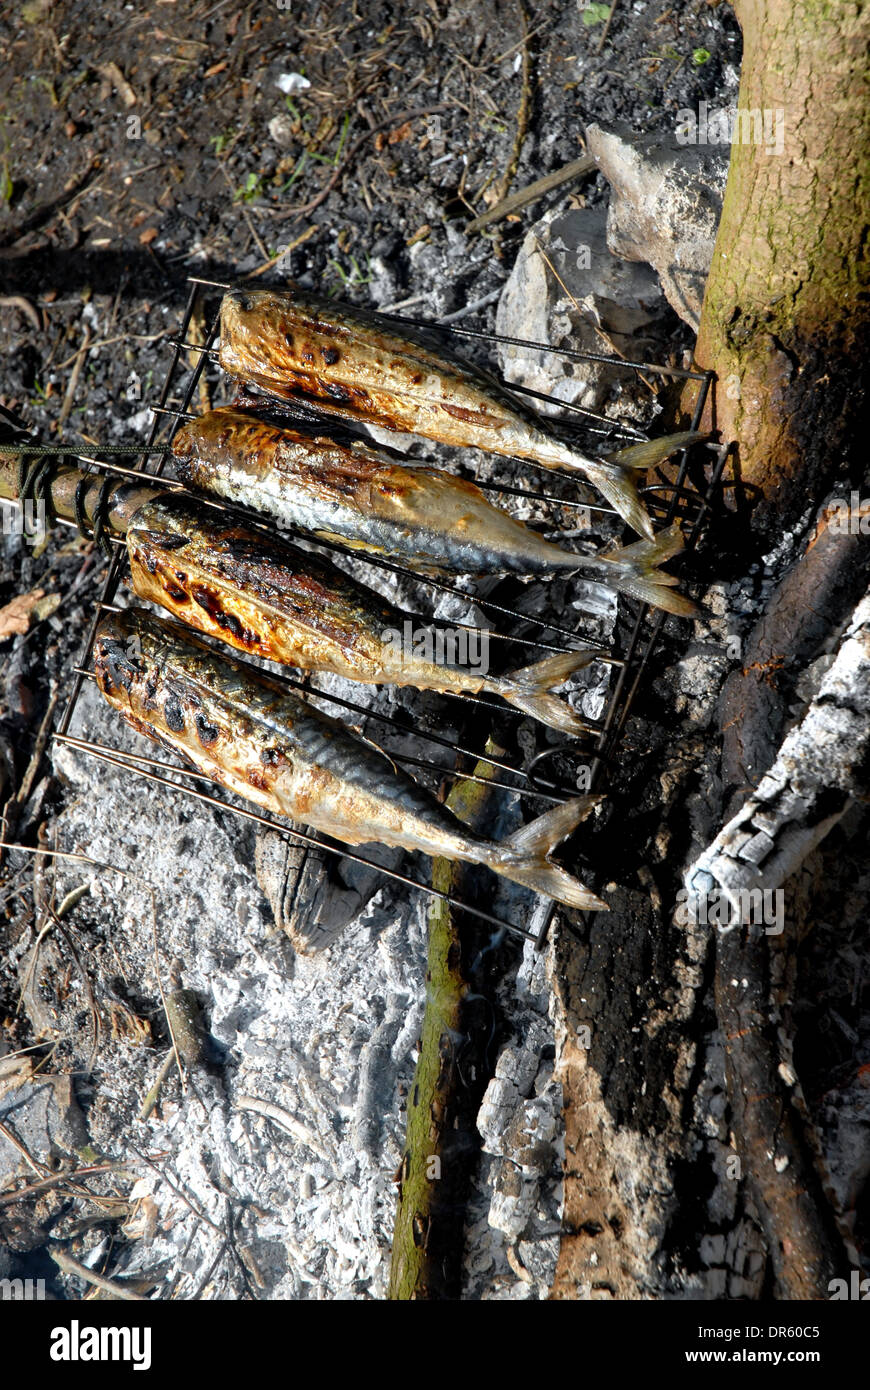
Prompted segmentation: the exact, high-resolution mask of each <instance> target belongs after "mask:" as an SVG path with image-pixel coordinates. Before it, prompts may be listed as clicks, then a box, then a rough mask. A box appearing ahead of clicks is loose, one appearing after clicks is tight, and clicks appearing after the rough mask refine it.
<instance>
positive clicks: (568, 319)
mask: <svg viewBox="0 0 870 1390" xmlns="http://www.w3.org/2000/svg"><path fill="white" fill-rule="evenodd" d="M633 260H636V258H633ZM633 260H620V259H618V258H617V256H615V255H613V254H612V253H611V251H610V250H609V249H608V245H607V225H606V217H605V214H604V212H603V210H601V209H599V208H576V209H570V210H568V211H566V210H565V208H564V205H563V206H562V207H561V208H560V209H556V210H555V211H554V212H552V213H548V214H547V216H545V217H543V218H542V219H541V221H540V222H538V223H537V224H536V225H535V226H534V227H533V228H532V230H531V231H530V232H529V233H528V235H527V236H526V238H525V241H524V242H523V244H522V247H521V248H520V253H519V255H518V257H517V260H516V263H515V265H514V268H513V270H512V271H511V274H510V276H509V278H508V280H507V283H506V284H505V287H504V289H503V291H502V294H501V298H500V300H499V304H498V311H497V314H496V322H495V326H496V332H497V333H499V334H501V335H502V336H505V337H510V338H525V339H527V340H529V341H531V342H538V343H549V344H550V345H551V346H552V347H554V348H569V349H572V350H574V351H578V352H592V353H606V354H612V353H613V352H614V349H616V350H617V352H619V353H622V354H623V356H626V357H633V358H637V357H643V358H648V357H649V356H650V355H655V351H656V349H655V334H654V331H653V330H654V328H655V326H656V324H657V323H658V321H659V320H660V319H661V316H662V314H663V312H665V304H664V300H663V297H662V293H661V289H660V286H659V284H658V281H657V279H656V276H655V275H654V274H653V272H652V271H651V270H650V269H649V268H648V267H647V266H642V265H638V264H635V263H633ZM548 262H549V264H548ZM499 363H500V366H501V370H502V372H503V374H504V376H505V379H506V380H507V381H508V382H517V383H518V384H519V385H521V386H528V387H531V388H532V389H533V390H535V391H543V392H545V393H546V394H547V395H553V396H556V397H557V398H558V399H559V400H562V401H567V402H569V403H570V404H572V405H579V406H582V407H583V409H584V410H595V411H600V410H602V408H603V407H604V405H605V404H606V402H607V400H608V397H609V396H610V395H611V393H612V392H613V390H614V388H615V387H616V386H618V384H619V383H621V382H622V381H624V380H625V376H626V373H625V371H623V370H622V369H620V368H619V367H615V366H612V365H610V364H608V363H598V362H568V361H566V360H564V359H562V358H561V357H557V356H556V355H554V354H553V353H544V352H536V351H534V350H533V349H529V348H520V347H514V346H511V345H510V344H508V343H501V344H499ZM535 409H538V410H541V411H542V412H543V413H545V414H546V413H550V414H554V413H558V407H555V406H548V405H546V404H544V403H543V402H538V401H536V402H535Z"/></svg>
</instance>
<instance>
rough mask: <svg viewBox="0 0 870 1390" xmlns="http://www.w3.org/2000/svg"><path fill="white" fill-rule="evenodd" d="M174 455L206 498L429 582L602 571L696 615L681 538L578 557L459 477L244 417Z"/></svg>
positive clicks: (221, 418) (647, 597)
mask: <svg viewBox="0 0 870 1390" xmlns="http://www.w3.org/2000/svg"><path fill="white" fill-rule="evenodd" d="M173 451H174V454H175V458H176V462H177V466H178V471H179V473H180V475H181V477H182V479H183V480H184V481H185V482H186V483H188V484H189V485H191V486H192V487H195V488H198V489H199V490H200V491H202V492H207V493H211V494H212V495H216V496H219V497H223V498H225V499H226V500H227V501H230V502H234V503H239V504H245V505H247V506H249V507H253V508H255V509H257V510H259V511H261V512H264V513H265V514H267V515H269V516H271V517H273V518H274V519H275V520H277V522H278V523H279V525H280V526H282V527H290V526H295V527H297V528H299V529H303V530H307V531H308V532H310V533H311V534H312V535H315V536H317V537H318V538H319V539H322V540H327V541H331V540H338V541H340V542H341V543H343V544H344V545H346V546H348V547H350V548H352V549H358V550H361V551H365V552H369V553H375V554H386V555H390V556H392V557H394V558H396V559H399V560H401V561H402V562H403V563H404V564H406V565H407V566H408V567H409V568H411V569H415V570H417V571H419V572H421V573H429V572H435V573H447V574H481V573H487V574H506V573H519V574H536V573H548V572H549V573H552V572H553V571H554V570H565V571H567V570H577V569H584V568H586V569H589V568H592V569H595V570H597V571H598V573H599V575H600V576H601V579H602V581H603V582H604V583H605V584H608V585H610V586H611V587H612V588H615V589H618V590H623V591H625V592H627V593H630V594H631V595H633V596H634V597H635V598H641V599H643V600H644V601H645V602H648V603H652V604H654V605H655V606H657V607H660V608H664V609H665V610H666V611H668V612H671V613H675V614H678V615H680V616H683V617H687V616H691V615H692V614H693V613H694V612H695V611H696V610H695V607H694V605H693V604H691V603H690V602H689V601H688V600H687V599H684V598H683V597H682V595H680V594H674V593H673V592H671V590H672V588H673V585H674V583H675V582H676V581H675V580H674V579H673V577H672V576H670V575H666V574H661V573H660V572H659V570H658V568H657V567H658V565H659V564H661V563H662V562H663V561H664V560H667V559H670V558H671V556H673V555H674V554H676V553H677V552H678V551H679V550H680V549H681V548H682V537H681V535H680V534H679V531H678V529H677V530H675V529H674V528H671V529H670V530H669V531H667V532H662V533H661V534H660V535H659V536H658V537H657V538H656V539H655V540H654V541H643V542H640V543H639V544H638V545H637V546H634V547H629V548H628V549H626V550H617V551H613V552H610V553H609V554H607V555H601V556H594V555H575V554H572V553H571V552H569V551H566V550H562V549H560V547H559V546H557V545H553V544H552V543H551V542H550V541H547V540H545V539H544V538H543V537H542V536H539V535H537V534H536V533H535V532H534V531H531V530H529V528H528V527H527V526H524V525H523V523H522V522H520V521H517V520H515V518H514V517H512V516H509V515H508V513H507V512H503V511H502V510H501V509H500V508H498V507H493V506H492V505H491V503H489V502H488V501H487V499H486V498H485V497H484V495H483V493H482V492H481V491H480V490H479V488H476V487H474V485H473V484H472V483H468V482H466V481H465V480H464V479H461V478H457V477H454V475H453V474H451V473H444V472H441V471H440V470H438V469H431V468H403V467H401V466H400V465H397V464H394V463H393V462H392V460H390V459H387V458H385V457H384V456H383V455H381V454H378V453H377V452H376V451H375V450H372V449H368V448H365V447H360V448H348V447H346V446H344V445H337V444H334V443H333V442H332V441H330V440H321V439H311V438H310V437H309V436H308V435H306V434H304V433H300V432H298V431H296V430H292V429H286V428H284V427H279V426H276V425H273V424H271V423H269V422H266V421H263V420H260V419H258V418H257V417H256V416H254V415H251V414H250V413H248V412H246V411H240V410H233V409H221V410H213V411H211V412H210V413H209V414H207V415H203V416H200V417H199V418H197V419H195V420H191V421H189V422H188V423H187V424H185V425H184V426H183V427H182V428H181V429H180V430H179V431H178V433H177V435H176V436H175V440H174V441H173ZM433 519H436V524H433Z"/></svg>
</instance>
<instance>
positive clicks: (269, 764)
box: [94, 609, 607, 909]
mask: <svg viewBox="0 0 870 1390" xmlns="http://www.w3.org/2000/svg"><path fill="white" fill-rule="evenodd" d="M94 671H95V674H96V678H97V684H98V686H99V688H100V690H101V691H102V693H103V695H104V696H105V698H106V699H107V700H108V702H109V703H110V704H111V705H112V706H113V707H114V708H115V709H116V710H117V711H118V712H119V713H120V714H121V715H122V716H123V717H124V719H126V721H127V722H128V723H129V724H131V725H132V726H133V727H134V728H135V729H137V730H139V731H140V732H141V733H144V734H146V735H147V736H148V737H150V738H153V739H156V740H157V741H158V742H160V743H163V744H166V745H168V746H169V747H170V748H172V749H174V750H176V751H177V752H178V753H180V754H181V755H182V756H183V757H184V758H185V759H186V760H187V761H188V762H189V763H190V764H192V765H193V767H194V768H196V769H197V771H199V772H202V773H204V774H205V775H206V776H208V777H210V778H212V780H213V781H215V782H218V783H220V785H221V786H224V787H227V788H228V789H229V790H230V791H232V792H235V793H236V794H237V795H239V796H241V797H244V798H246V799H247V800H248V801H252V802H253V803H254V804H255V805H257V806H260V807H262V808H263V809H264V810H267V811H270V812H273V813H275V814H277V815H279V816H286V817H289V818H291V819H292V820H296V821H301V822H304V823H305V824H307V825H311V826H313V827H314V828H315V829H317V830H321V831H323V832H324V833H326V834H328V835H333V836H335V837H336V838H337V839H339V840H343V841H345V842H346V843H347V844H351V845H358V844H366V843H371V842H373V841H377V842H379V843H381V844H385V845H393V846H397V847H398V848H401V849H407V850H421V851H422V852H423V853H425V854H429V855H433V856H440V857H443V858H446V859H456V860H462V861H465V862H466V863H471V864H483V865H485V866H486V867H487V868H489V869H492V870H493V871H494V872H495V873H497V874H502V875H503V876H504V877H505V878H509V879H511V880H512V881H513V882H515V883H521V884H523V885H525V886H527V887H529V888H532V889H534V890H535V891H536V892H538V893H544V894H546V895H547V896H549V897H551V898H554V899H555V900H556V901H557V902H561V903H566V904H567V905H569V906H571V907H579V908H590V909H602V908H606V906H607V904H606V903H604V902H602V901H601V899H600V898H598V897H596V895H595V894H594V893H591V892H590V891H589V890H588V889H587V888H585V887H584V886H583V884H582V883H580V882H579V881H578V880H577V879H575V878H573V877H572V876H571V875H570V874H569V873H567V872H566V870H564V869H562V868H559V866H558V865H556V864H554V863H552V861H551V860H550V858H549V855H550V853H551V851H552V850H553V849H554V848H555V847H556V845H558V844H559V843H560V842H561V841H562V840H564V839H565V838H566V837H567V836H568V835H570V834H571V832H572V831H573V830H574V828H575V827H576V826H577V825H578V824H579V822H580V821H581V820H582V819H583V817H584V816H585V815H586V814H587V813H588V812H589V810H590V809H591V807H592V806H593V805H594V804H595V802H596V801H597V800H599V798H598V797H594V796H592V797H578V798H576V799H574V800H572V801H568V802H564V803H563V804H561V805H559V806H556V807H555V808H554V809H553V810H551V811H548V812H547V813H546V814H545V815H543V816H541V817H539V818H538V819H537V820H535V821H532V822H531V823H530V824H529V825H526V826H524V827H523V828H522V829H521V830H518V831H517V832H516V833H515V834H513V835H510V836H509V837H508V838H507V839H506V840H504V841H502V842H501V843H499V844H497V843H495V842H494V841H492V840H487V839H485V838H484V837H483V836H481V835H478V834H477V833H476V832H474V831H472V830H470V829H469V828H467V827H466V826H464V825H463V824H462V822H461V821H459V820H457V818H456V817H455V816H454V815H453V814H452V813H451V812H450V811H448V810H447V808H446V807H444V806H442V805H441V804H440V803H439V802H438V801H436V800H435V798H434V797H433V796H431V795H430V794H429V793H428V792H427V791H426V790H425V789H424V788H423V787H421V786H420V785H419V784H418V783H417V782H415V781H414V780H413V778H411V777H409V776H408V775H407V774H406V773H403V772H401V771H400V770H399V769H397V768H396V767H395V765H394V764H393V763H392V761H391V760H390V759H389V758H388V757H387V756H386V755H385V754H383V753H381V752H380V751H379V750H377V749H375V748H374V747H373V746H372V745H370V744H367V743H364V742H362V741H361V740H360V739H357V738H355V737H353V736H352V735H351V734H350V733H349V732H348V731H347V730H346V729H344V728H342V727H341V726H340V725H338V724H336V723H334V722H333V721H332V720H330V719H327V718H325V716H323V715H321V714H320V713H319V712H317V711H316V710H314V709H313V708H312V707H311V706H310V705H308V704H305V703H304V702H303V701H302V700H299V699H296V698H295V697H294V696H292V695H289V694H287V693H286V692H285V691H284V690H282V689H281V687H280V686H279V685H278V684H277V683H276V682H274V681H271V680H270V679H269V678H268V677H266V676H264V675H263V674H262V673H261V672H259V671H255V670H253V669H252V668H251V667H247V666H245V665H243V664H240V663H238V662H235V661H226V660H223V659H221V658H219V657H218V656H216V655H215V654H214V653H213V652H212V651H211V650H210V649H209V648H207V647H205V646H204V645H203V644H202V643H201V642H198V641H196V640H195V639H193V640H190V639H188V637H187V636H186V634H185V632H184V629H183V628H181V627H179V626H178V625H177V624H175V623H167V622H161V621H158V620H157V619H155V618H152V617H151V616H150V615H149V614H147V613H144V612H142V611H140V610H135V609H134V610H127V611H126V612H124V613H120V614H112V615H110V616H108V617H106V618H104V619H103V620H102V622H101V623H100V626H99V628H98V631H97V636H96V641H95V644H94Z"/></svg>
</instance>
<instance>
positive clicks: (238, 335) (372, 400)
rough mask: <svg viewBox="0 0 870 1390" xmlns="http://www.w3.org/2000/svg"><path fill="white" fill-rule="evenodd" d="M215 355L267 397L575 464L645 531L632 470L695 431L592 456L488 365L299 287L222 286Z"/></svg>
mask: <svg viewBox="0 0 870 1390" xmlns="http://www.w3.org/2000/svg"><path fill="white" fill-rule="evenodd" d="M220 361H221V366H222V367H223V368H224V370H225V371H226V372H228V373H229V374H230V375H231V376H234V377H236V378H237V379H239V380H241V381H243V382H248V383H253V385H254V386H256V387H257V389H258V390H260V391H261V392H263V393H265V394H266V395H268V396H271V397H272V398H274V399H278V400H293V399H296V398H298V397H300V396H302V397H306V398H308V399H309V400H313V401H316V402H317V405H318V407H319V408H320V409H322V410H324V411H327V412H329V413H331V414H334V415H338V416H340V417H342V418H345V419H350V420H357V421H361V422H363V423H365V424H377V425H380V426H381V427H385V428H387V429H391V430H396V431H405V432H410V433H412V434H418V435H422V436H424V437H426V438H428V439H433V440H437V441H438V442H440V443H442V444H451V445H454V446H456V447H459V448H478V449H484V450H488V451H490V452H492V453H497V454H502V455H506V456H509V457H513V458H521V459H527V460H529V461H530V462H533V463H537V464H539V465H541V466H542V467H544V468H554V469H567V470H569V471H571V470H576V471H579V472H581V473H583V474H584V475H585V477H586V478H587V479H588V480H589V481H590V482H591V483H592V484H593V486H595V487H596V488H597V489H598V490H599V491H600V492H602V493H603V494H604V496H605V497H606V498H607V499H608V501H610V502H611V503H612V504H613V506H614V507H615V508H616V510H617V511H618V512H619V513H620V515H621V516H623V517H624V519H625V520H626V521H627V522H628V524H629V525H630V526H632V527H633V528H634V529H635V530H636V531H638V532H639V533H640V534H642V535H645V536H647V537H648V538H649V539H652V538H653V529H652V522H651V521H650V518H649V516H648V515H647V513H646V511H645V510H644V508H643V506H642V504H641V501H640V498H639V496H638V492H637V485H636V482H635V476H634V475H635V472H636V471H637V470H639V469H645V468H649V467H651V466H652V465H653V464H655V463H659V462H661V461H662V459H665V458H667V457H668V455H669V454H671V453H673V452H674V450H675V449H677V448H682V447H685V446H686V445H687V444H688V443H692V442H694V441H695V440H697V439H700V438H701V436H700V435H699V434H691V433H683V434H677V435H670V436H667V437H665V438H663V439H658V440H653V441H651V442H650V443H648V444H641V445H634V446H632V447H631V448H629V449H624V450H621V451H620V452H619V453H618V454H615V455H613V456H612V457H611V458H609V459H593V458H591V457H589V456H588V455H587V454H585V453H584V452H583V451H582V450H580V449H579V448H577V447H575V446H574V445H570V444H567V443H565V441H564V440H563V439H561V438H560V437H559V436H558V435H556V434H555V433H554V432H552V430H550V429H548V428H547V426H546V425H545V424H544V422H543V421H542V420H541V419H539V418H538V417H537V416H535V415H534V414H533V413H532V412H531V411H529V410H527V409H526V408H525V407H524V406H522V405H521V404H520V403H519V402H518V401H517V400H515V399H514V398H513V397H512V396H510V395H509V394H508V393H507V392H506V391H505V390H504V389H503V388H502V387H501V386H500V385H498V383H496V382H495V381H494V380H493V379H492V378H491V377H490V376H489V375H488V374H487V373H485V372H482V371H480V370H479V369H478V368H477V367H475V366H473V365H472V364H471V363H468V362H463V361H461V360H460V359H459V358H456V357H452V356H451V357H448V356H446V355H444V354H443V353H440V352H436V351H434V350H433V349H432V348H431V347H430V346H428V345H426V340H425V338H423V337H421V335H420V334H419V333H414V332H413V331H409V330H407V329H406V328H405V327H404V326H403V328H402V330H401V331H400V330H399V328H398V327H395V328H394V327H385V326H384V324H383V322H382V321H378V320H376V319H373V317H372V316H371V315H369V314H366V313H365V312H364V311H361V310H359V309H356V308H354V307H353V306H349V305H342V306H341V307H339V306H338V305H336V304H334V303H333V302H331V301H329V300H324V299H321V298H319V297H318V296H315V295H311V294H308V293H307V292H303V291H302V290H298V289H294V290H283V291H277V290H230V291H229V293H228V294H226V295H225V296H224V299H223V302H222V305H221V346H220Z"/></svg>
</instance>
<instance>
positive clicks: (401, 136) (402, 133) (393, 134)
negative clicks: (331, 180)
mask: <svg viewBox="0 0 870 1390" xmlns="http://www.w3.org/2000/svg"><path fill="white" fill-rule="evenodd" d="M410 134H411V122H410V121H406V122H405V124H404V125H400V126H397V127H396V129H395V130H391V131H390V133H389V136H388V137H387V143H388V144H389V145H398V144H399V142H400V141H401V140H407V138H408V136H409V135H410Z"/></svg>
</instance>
